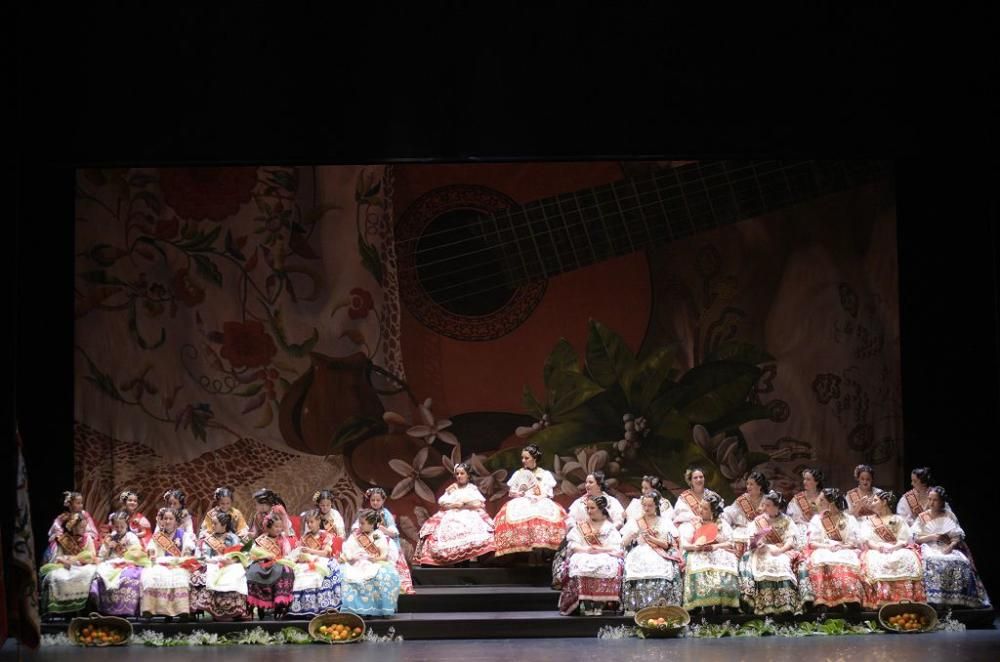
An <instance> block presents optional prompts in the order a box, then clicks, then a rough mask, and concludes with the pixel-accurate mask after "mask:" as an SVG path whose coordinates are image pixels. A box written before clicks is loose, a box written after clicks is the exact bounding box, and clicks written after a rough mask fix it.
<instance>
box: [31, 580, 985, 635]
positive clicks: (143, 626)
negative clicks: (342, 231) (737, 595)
mask: <svg viewBox="0 0 1000 662" xmlns="http://www.w3.org/2000/svg"><path fill="white" fill-rule="evenodd" d="M552 594H553V596H554V595H555V591H553V592H552ZM952 616H953V617H954V618H955V619H956V620H958V621H961V622H962V623H965V624H966V627H968V628H970V629H975V628H993V619H994V617H995V613H994V611H993V610H992V609H963V610H956V611H955V612H954V613H953V614H952ZM759 618H760V617H759V616H750V615H746V614H740V615H724V616H711V617H707V618H705V620H706V621H707V622H709V623H721V622H723V621H731V622H732V623H745V622H747V621H749V620H753V619H759ZM816 618H817V615H816V614H803V615H800V616H794V617H792V616H779V617H775V618H774V620H775V621H776V622H779V623H780V622H792V621H794V622H801V621H815V620H816ZM846 618H847V620H848V621H850V622H852V623H857V622H860V621H866V620H875V619H876V615H875V613H874V612H860V613H856V614H853V615H850V616H847V617H846ZM701 620H702V619H701V617H695V618H694V619H693V621H694V622H696V623H697V622H701ZM365 622H366V623H367V625H368V628H369V629H370V630H371V631H372V632H374V633H376V634H379V635H386V634H388V632H389V629H390V628H392V629H393V632H394V633H395V634H397V635H401V636H402V637H403V638H404V639H410V640H413V639H496V638H502V639H507V638H513V639H519V638H526V637H595V636H597V632H598V630H600V629H601V627H602V626H605V625H633V624H634V621H633V620H632V618H631V617H625V616H562V615H560V614H559V612H558V611H555V610H550V611H494V612H486V611H481V612H465V613H456V612H425V613H399V614H396V615H395V616H393V617H391V618H365ZM258 626H260V627H262V628H263V629H265V630H266V631H268V632H278V631H280V630H281V629H282V628H285V627H288V626H292V627H297V628H301V629H303V630H305V629H307V628H308V626H309V622H308V621H292V620H286V621H251V622H244V623H215V622H212V621H195V622H191V623H164V622H162V621H152V622H144V621H134V622H133V627H134V629H135V631H136V632H141V631H143V630H152V631H154V632H162V633H163V634H164V635H166V636H170V635H174V634H179V633H185V634H190V633H191V632H193V631H195V630H204V631H206V632H210V633H212V632H215V633H219V634H224V633H229V632H239V631H242V630H248V629H252V628H255V627H258ZM66 627H67V622H61V623H43V624H42V632H44V633H48V634H55V633H58V632H65V631H66Z"/></svg>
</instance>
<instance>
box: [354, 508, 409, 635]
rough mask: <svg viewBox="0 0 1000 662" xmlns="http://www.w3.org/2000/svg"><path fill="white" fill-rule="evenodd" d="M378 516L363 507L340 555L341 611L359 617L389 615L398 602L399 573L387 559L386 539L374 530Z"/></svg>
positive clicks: (378, 531)
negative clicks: (341, 573) (355, 527)
mask: <svg viewBox="0 0 1000 662" xmlns="http://www.w3.org/2000/svg"><path fill="white" fill-rule="evenodd" d="M379 521H380V516H379V514H378V513H376V512H375V511H374V510H371V509H369V508H366V509H364V510H362V511H361V512H359V513H358V519H357V524H358V528H357V529H353V527H352V531H351V535H350V537H348V539H347V540H346V541H344V550H343V552H341V560H342V561H343V563H342V565H341V570H342V572H343V581H344V583H343V602H342V603H341V607H340V609H341V611H344V612H351V613H354V614H360V615H362V616H391V615H392V614H395V613H396V603H397V601H398V599H399V593H400V584H399V573H398V572H396V566H395V564H394V563H393V562H392V561H390V560H389V549H390V544H389V539H388V536H386V535H385V533H384V532H382V531H381V530H379V529H378V528H377V524H378V522H379Z"/></svg>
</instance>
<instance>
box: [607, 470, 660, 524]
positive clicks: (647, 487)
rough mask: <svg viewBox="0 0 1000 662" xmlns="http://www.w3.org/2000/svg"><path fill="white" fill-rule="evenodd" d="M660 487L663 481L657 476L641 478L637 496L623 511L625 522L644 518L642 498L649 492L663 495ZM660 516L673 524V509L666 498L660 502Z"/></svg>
mask: <svg viewBox="0 0 1000 662" xmlns="http://www.w3.org/2000/svg"><path fill="white" fill-rule="evenodd" d="M662 487H663V481H662V480H660V478H659V477H658V476H643V477H642V481H641V482H640V483H639V496H637V497H635V498H634V499H632V500H631V501H629V504H628V507H627V508H626V509H625V521H626V522H630V521H632V520H635V519H639V518H640V517H643V516H645V514H646V511H645V510H644V509H643V507H642V498H643V496H644V495H646V494H649V493H650V492H658V493H660V494H663V491H662V489H661V488H662ZM609 512H610V511H609ZM660 516H661V517H668V518H670V521H671V522H673V519H674V507H673V506H671V505H670V501H669V500H668V499H667V498H666V497H663V498H662V499H661V501H660Z"/></svg>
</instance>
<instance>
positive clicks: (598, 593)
mask: <svg viewBox="0 0 1000 662" xmlns="http://www.w3.org/2000/svg"><path fill="white" fill-rule="evenodd" d="M563 568H564V570H563V579H562V592H561V593H560V594H559V613H560V614H562V615H563V616H569V615H570V614H572V613H573V612H575V611H576V608H577V607H578V606H579V605H580V601H581V600H590V601H593V602H614V603H617V602H619V601H620V600H621V591H622V575H624V574H625V564H624V563H619V565H618V575H617V576H616V577H610V578H605V577H570V576H569V563H565V564H563Z"/></svg>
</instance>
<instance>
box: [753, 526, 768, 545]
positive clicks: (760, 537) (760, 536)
mask: <svg viewBox="0 0 1000 662" xmlns="http://www.w3.org/2000/svg"><path fill="white" fill-rule="evenodd" d="M770 533H771V527H766V528H763V529H761V530H760V531H758V532H757V533H755V534H753V537H752V538H750V546H751V547H757V546H759V545H760V543H761V542H763V541H764V538H766V537H767V536H768V534H770Z"/></svg>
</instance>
